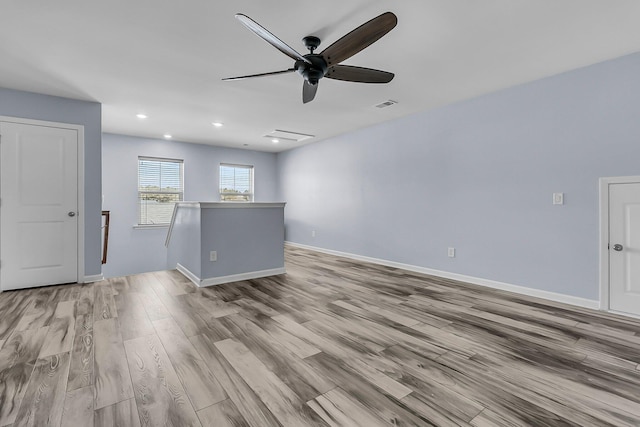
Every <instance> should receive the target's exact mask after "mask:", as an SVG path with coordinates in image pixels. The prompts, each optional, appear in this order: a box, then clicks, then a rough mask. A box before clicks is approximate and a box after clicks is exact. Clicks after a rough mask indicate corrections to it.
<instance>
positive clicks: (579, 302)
mask: <svg viewBox="0 0 640 427" xmlns="http://www.w3.org/2000/svg"><path fill="white" fill-rule="evenodd" d="M285 244H287V245H289V246H293V247H297V248H302V249H308V250H311V251H316V252H322V253H326V254H329V255H335V256H339V257H344V258H350V259H354V260H356V261H364V262H370V263H372V264H379V265H384V266H387V267H394V268H400V269H402V270H408V271H413V272H416V273H422V274H429V275H431V276H437V277H442V278H445V279H452V280H458V281H460V282H466V283H471V284H473V285H479V286H486V287H488V288H493V289H499V290H502V291H509V292H514V293H517V294H522V295H527V296H530V297H536V298H542V299H546V300H550V301H555V302H560V303H564V304H570V305H575V306H578V307H584V308H590V309H594V310H599V309H600V302H599V301H597V300H590V299H587V298H581V297H574V296H571V295H565V294H558V293H555V292H550V291H543V290H540V289H533V288H528V287H526V286H519V285H512V284H510V283H504V282H497V281H495V280H489V279H482V278H479V277H473V276H465V275H463V274H458V273H450V272H448V271H441V270H434V269H431V268H425V267H419V266H417V265H411V264H403V263H399V262H395V261H388V260H385V259H379V258H371V257H367V256H362V255H356V254H352V253H348V252H340V251H334V250H331V249H324V248H318V247H316V246H309V245H303V244H300V243H294V242H285Z"/></svg>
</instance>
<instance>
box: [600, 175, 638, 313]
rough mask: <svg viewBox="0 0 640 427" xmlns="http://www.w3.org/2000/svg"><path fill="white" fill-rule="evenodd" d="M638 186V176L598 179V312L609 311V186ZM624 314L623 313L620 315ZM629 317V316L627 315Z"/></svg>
mask: <svg viewBox="0 0 640 427" xmlns="http://www.w3.org/2000/svg"><path fill="white" fill-rule="evenodd" d="M636 183H638V184H640V176H615V177H607V178H600V180H599V185H600V251H599V252H600V310H605V311H610V310H611V307H610V305H609V286H610V283H609V186H610V185H612V184H636ZM621 314H624V313H621ZM629 316H631V315H629Z"/></svg>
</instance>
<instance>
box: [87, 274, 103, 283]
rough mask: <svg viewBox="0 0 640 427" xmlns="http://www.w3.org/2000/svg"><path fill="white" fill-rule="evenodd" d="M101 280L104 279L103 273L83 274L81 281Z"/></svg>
mask: <svg viewBox="0 0 640 427" xmlns="http://www.w3.org/2000/svg"><path fill="white" fill-rule="evenodd" d="M101 280H104V274H94V275H93V276H84V281H83V282H82V283H91V282H99V281H101Z"/></svg>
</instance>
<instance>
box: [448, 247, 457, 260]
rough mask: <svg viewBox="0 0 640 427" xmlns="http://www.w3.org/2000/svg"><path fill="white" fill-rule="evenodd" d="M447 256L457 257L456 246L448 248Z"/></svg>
mask: <svg viewBox="0 0 640 427" xmlns="http://www.w3.org/2000/svg"><path fill="white" fill-rule="evenodd" d="M447 256H448V257H449V258H455V257H456V248H449V249H447Z"/></svg>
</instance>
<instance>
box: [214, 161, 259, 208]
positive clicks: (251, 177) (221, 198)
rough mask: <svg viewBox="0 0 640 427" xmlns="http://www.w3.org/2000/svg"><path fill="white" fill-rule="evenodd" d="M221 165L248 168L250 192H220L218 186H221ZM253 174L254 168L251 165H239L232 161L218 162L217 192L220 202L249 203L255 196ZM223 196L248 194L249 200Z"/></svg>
mask: <svg viewBox="0 0 640 427" xmlns="http://www.w3.org/2000/svg"><path fill="white" fill-rule="evenodd" d="M223 167H231V168H238V169H249V171H250V175H251V176H250V178H249V180H250V185H251V188H250V190H251V192H250V193H239V192H230V191H227V192H224V193H223V192H222V189H221V188H220V187H221V186H222V168H223ZM254 176H255V168H254V167H253V165H240V164H233V163H220V167H219V168H218V180H219V181H218V194H219V196H220V201H221V202H236V203H251V202H253V201H254V197H255V191H256V189H255V186H254ZM225 196H249V200H225Z"/></svg>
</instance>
